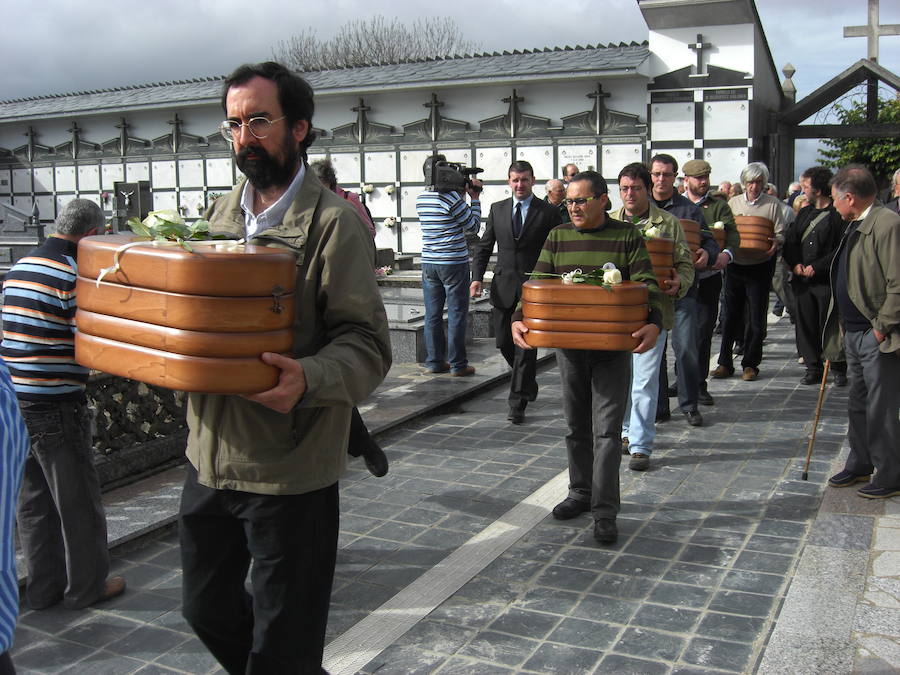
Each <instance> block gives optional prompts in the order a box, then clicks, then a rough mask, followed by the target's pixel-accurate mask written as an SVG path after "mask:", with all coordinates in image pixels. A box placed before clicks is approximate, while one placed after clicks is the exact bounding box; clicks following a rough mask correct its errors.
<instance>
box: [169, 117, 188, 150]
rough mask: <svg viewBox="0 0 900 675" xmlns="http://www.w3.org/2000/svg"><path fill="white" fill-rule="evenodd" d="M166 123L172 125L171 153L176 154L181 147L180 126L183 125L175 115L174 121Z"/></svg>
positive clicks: (182, 121)
mask: <svg viewBox="0 0 900 675" xmlns="http://www.w3.org/2000/svg"><path fill="white" fill-rule="evenodd" d="M168 123H169V124H171V125H172V152H178V148H179V147H180V146H181V125H182V124H184V120H183V119H180V118H179V117H178V113H175V119H174V120H169V121H168Z"/></svg>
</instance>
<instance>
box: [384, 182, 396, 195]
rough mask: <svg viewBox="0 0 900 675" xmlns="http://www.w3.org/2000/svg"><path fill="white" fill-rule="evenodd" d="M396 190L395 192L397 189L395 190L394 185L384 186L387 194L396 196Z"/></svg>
mask: <svg viewBox="0 0 900 675" xmlns="http://www.w3.org/2000/svg"><path fill="white" fill-rule="evenodd" d="M394 190H395V188H394V186H393V184H391V185H385V186H384V191H385V193H386V194H389V195H392V194H394Z"/></svg>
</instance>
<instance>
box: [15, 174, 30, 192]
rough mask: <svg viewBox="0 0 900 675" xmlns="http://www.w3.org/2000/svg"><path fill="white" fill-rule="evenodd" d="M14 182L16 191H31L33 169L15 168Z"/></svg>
mask: <svg viewBox="0 0 900 675" xmlns="http://www.w3.org/2000/svg"><path fill="white" fill-rule="evenodd" d="M12 184H13V192H15V193H21V192H28V193H31V171H30V170H29V169H13V171H12Z"/></svg>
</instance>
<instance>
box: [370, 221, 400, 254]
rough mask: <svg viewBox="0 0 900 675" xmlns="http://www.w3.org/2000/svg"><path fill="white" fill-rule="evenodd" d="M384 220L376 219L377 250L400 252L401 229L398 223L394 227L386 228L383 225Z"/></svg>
mask: <svg viewBox="0 0 900 675" xmlns="http://www.w3.org/2000/svg"><path fill="white" fill-rule="evenodd" d="M382 220H383V219H380V218H376V219H375V248H391V249H394V250H395V251H396V250H398V248H399V247H398V245H397V230H398V229H399V228H400V223H399V222H398V223H397V224H396V225H394V227H385V226H384V225H383V224H382V222H381V221H382Z"/></svg>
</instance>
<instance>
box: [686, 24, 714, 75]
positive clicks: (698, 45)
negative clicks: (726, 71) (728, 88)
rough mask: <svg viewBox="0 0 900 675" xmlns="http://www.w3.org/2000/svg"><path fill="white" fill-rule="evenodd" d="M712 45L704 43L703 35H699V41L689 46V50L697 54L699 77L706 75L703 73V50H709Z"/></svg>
mask: <svg viewBox="0 0 900 675" xmlns="http://www.w3.org/2000/svg"><path fill="white" fill-rule="evenodd" d="M710 47H712V45H711V44H710V43H709V42H704V41H703V35H701V34H700V33H697V41H696V42H692V43H691V44H689V45H688V48H689V49H691V50H693V51H695V52H697V73H696V74H697V75H705V74H706V73H704V72H703V50H704V49H709V48H710Z"/></svg>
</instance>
